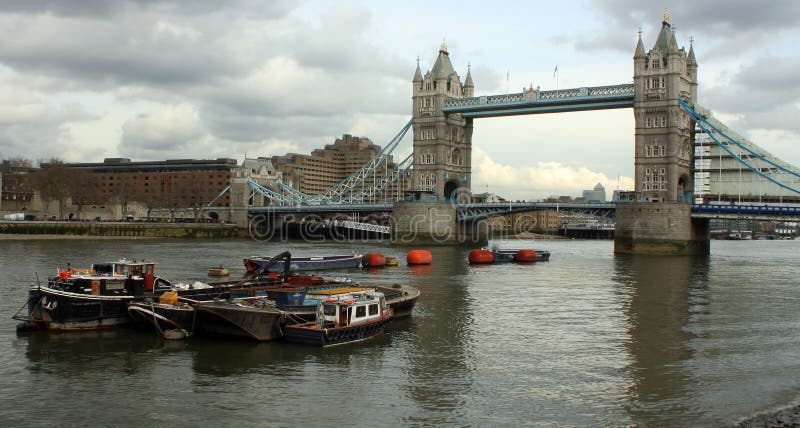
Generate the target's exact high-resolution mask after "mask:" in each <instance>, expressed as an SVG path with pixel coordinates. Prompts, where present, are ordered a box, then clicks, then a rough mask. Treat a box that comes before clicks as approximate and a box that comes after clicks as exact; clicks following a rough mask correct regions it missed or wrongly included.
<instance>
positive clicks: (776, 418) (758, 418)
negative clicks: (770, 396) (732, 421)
mask: <svg viewBox="0 0 800 428" xmlns="http://www.w3.org/2000/svg"><path fill="white" fill-rule="evenodd" d="M736 426H737V427H740V428H762V427H769V428H773V427H775V428H777V427H800V404H797V403H795V404H790V405H788V406H786V407H783V408H780V409H778V410H773V411H769V412H763V413H759V414H757V415H754V416H751V417H749V418H747V419H745V420H743V421H740V422H739V423H737V424H736Z"/></svg>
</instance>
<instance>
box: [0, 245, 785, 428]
mask: <svg viewBox="0 0 800 428" xmlns="http://www.w3.org/2000/svg"><path fill="white" fill-rule="evenodd" d="M498 246H500V247H503V246H505V247H526V246H527V247H538V248H542V249H546V250H550V251H551V252H552V258H551V261H549V262H546V263H536V264H530V265H516V264H503V265H490V266H468V265H467V263H466V255H467V252H468V250H469V249H468V248H467V249H462V248H432V249H431V252H432V253H433V260H434V262H433V264H432V265H430V266H405V265H404V263H403V262H402V260H404V259H405V253H406V252H407V250H408V249H405V248H397V247H390V246H388V245H385V244H375V243H351V244H337V243H315V244H314V245H313V246H311V245H307V244H302V243H286V244H282V243H266V244H265V243H257V242H251V241H244V240H242V241H235V240H231V241H203V240H198V241H169V240H147V241H119V242H114V241H79V242H78V241H49V242H45V241H27V242H26V241H15V242H12V243H5V242H2V241H0V265H2V266H3V267H4V279H3V281H4V283H3V286H2V287H0V307H2V312H3V313H6V314H7V317H5V318H4V319H0V338H2V339H3V340H4V341H5V343H6V344H7V345H8V346H6V347H3V348H0V400H2V402H4V403H11V402H13V403H14V405H13V406H10V405H7V406H4V407H3V408H2V409H0V420H3V421H4V422H6V425H9V426H17V425H30V424H32V423H33V424H41V425H131V424H134V423H135V424H136V425H161V426H163V425H170V426H171V425H176V426H186V425H201V424H203V425H208V424H209V423H211V424H219V423H220V422H223V421H224V423H225V424H226V425H258V426H262V425H276V426H296V425H298V424H308V425H315V426H319V425H324V426H329V425H345V424H346V425H360V426H386V425H392V426H396V425H424V426H430V425H445V426H453V425H458V426H464V425H467V426H520V425H544V426H564V425H565V426H619V425H638V426H687V425H691V426H697V425H700V426H721V425H726V424H729V423H731V422H733V421H735V420H737V419H738V418H741V417H745V416H748V415H749V414H751V413H753V412H756V411H758V410H763V409H767V408H770V407H772V406H776V405H781V404H784V403H787V402H789V401H790V400H792V399H794V398H795V397H797V396H798V392H800V341H797V337H796V332H797V331H798V330H800V311H798V310H797V309H798V302H800V297H797V296H796V295H797V290H796V270H795V268H794V266H796V264H797V255H798V254H800V252H798V250H800V241H797V242H796V241H789V242H786V241H780V242H779V241H771V242H768V241H752V242H744V241H736V242H733V241H732V242H726V243H716V242H715V243H714V248H713V249H712V255H711V256H708V257H700V258H695V257H644V256H614V255H613V253H612V243H611V242H609V241H571V240H570V241H546V242H538V241H532V242H531V241H524V242H508V243H501V244H500V245H498ZM285 249H288V250H290V251H292V252H293V253H294V254H298V255H314V254H343V253H350V252H351V251H356V252H361V253H365V252H381V253H383V254H385V255H386V256H390V257H397V258H398V259H400V260H401V266H398V267H393V268H387V269H384V270H372V269H371V270H351V271H347V272H336V273H335V276H349V277H352V278H353V281H354V282H356V283H360V284H380V285H391V284H398V283H399V284H410V285H412V286H414V287H417V288H419V289H420V290H421V292H422V295H421V296H420V298H419V301H418V303H417V306H416V308H415V310H414V315H413V317H411V318H407V319H401V320H397V321H396V322H394V323H393V324H392V325H391V326H390V327H389V328H388V329H387V332H386V334H385V335H383V336H381V337H379V338H377V339H375V340H371V341H368V342H365V343H362V344H356V345H347V346H341V347H334V348H330V349H318V348H314V347H306V346H301V345H292V344H284V343H281V342H270V343H252V342H247V341H238V340H220V339H219V338H211V337H201V336H198V337H194V338H191V339H190V340H187V341H180V342H168V341H167V342H165V341H163V340H161V339H159V338H158V337H156V336H155V334H153V332H151V331H133V330H124V329H121V330H116V331H105V332H92V333H75V334H49V333H36V334H29V335H23V336H17V335H16V334H15V331H14V327H15V322H14V321H12V320H10V319H9V317H10V315H11V314H12V313H13V312H14V311H16V309H17V308H18V307H19V306H20V305H21V304H22V303H24V299H25V293H26V287H27V286H28V285H30V284H31V283H33V278H34V276H33V273H34V272H36V271H39V272H40V273H44V272H50V271H52V270H53V266H55V264H56V263H62V262H65V261H70V262H72V264H73V266H84V265H88V264H90V263H92V262H95V261H107V260H111V259H116V258H119V257H122V256H126V257H130V258H134V257H138V258H142V257H143V256H146V257H147V258H150V259H153V260H156V261H157V262H158V267H157V269H158V271H159V273H160V274H161V275H163V276H164V277H166V278H170V279H173V280H177V281H194V280H208V278H207V277H205V272H207V270H208V268H209V267H211V266H219V265H220V264H221V265H223V266H226V267H228V268H230V269H231V270H232V272H233V273H232V276H233V277H236V276H238V275H241V274H242V273H243V271H244V269H243V267H242V265H241V263H242V257H244V256H248V255H255V254H263V255H273V254H277V253H279V252H281V251H282V250H285ZM20 255H25V257H20ZM43 275H44V274H43ZM42 403H47V404H46V406H43V404H42ZM43 408H47V409H48V411H42V409H43ZM143 409H146V410H144V411H143Z"/></svg>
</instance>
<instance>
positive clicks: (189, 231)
mask: <svg viewBox="0 0 800 428" xmlns="http://www.w3.org/2000/svg"><path fill="white" fill-rule="evenodd" d="M246 232H247V231H243V230H240V229H239V228H238V227H236V225H233V224H202V223H134V222H99V221H91V222H71V221H70V222H59V221H9V222H0V234H7V235H20V236H22V235H40V236H48V237H51V236H62V237H64V238H68V237H74V236H87V237H130V238H237V237H241V236H243V233H244V234H246Z"/></svg>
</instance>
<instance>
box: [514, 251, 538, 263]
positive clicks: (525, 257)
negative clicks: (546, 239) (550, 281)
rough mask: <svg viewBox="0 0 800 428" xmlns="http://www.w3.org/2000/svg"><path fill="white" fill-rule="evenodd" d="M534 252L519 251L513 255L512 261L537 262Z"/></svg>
mask: <svg viewBox="0 0 800 428" xmlns="http://www.w3.org/2000/svg"><path fill="white" fill-rule="evenodd" d="M537 258H538V257H537V255H536V250H527V249H523V250H519V251H517V254H515V255H514V260H516V261H518V262H535V261H536V260H537Z"/></svg>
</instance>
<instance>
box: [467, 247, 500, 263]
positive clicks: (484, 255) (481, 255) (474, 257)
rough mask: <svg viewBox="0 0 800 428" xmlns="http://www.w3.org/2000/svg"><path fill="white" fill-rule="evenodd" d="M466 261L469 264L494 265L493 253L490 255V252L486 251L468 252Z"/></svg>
mask: <svg viewBox="0 0 800 428" xmlns="http://www.w3.org/2000/svg"><path fill="white" fill-rule="evenodd" d="M467 260H469V262H470V263H476V264H478V263H480V264H485V263H494V253H492V250H486V249H482V250H472V251H470V252H469V256H468V257H467Z"/></svg>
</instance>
